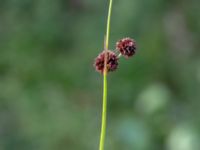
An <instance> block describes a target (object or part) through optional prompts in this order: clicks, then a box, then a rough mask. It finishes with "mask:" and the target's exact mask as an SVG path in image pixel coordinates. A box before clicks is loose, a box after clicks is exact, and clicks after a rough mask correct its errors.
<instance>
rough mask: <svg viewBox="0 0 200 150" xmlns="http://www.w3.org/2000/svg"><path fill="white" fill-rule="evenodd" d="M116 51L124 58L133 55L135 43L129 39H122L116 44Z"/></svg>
mask: <svg viewBox="0 0 200 150" xmlns="http://www.w3.org/2000/svg"><path fill="white" fill-rule="evenodd" d="M116 49H117V50H118V51H119V52H120V53H121V55H123V56H124V57H126V58H129V57H131V56H133V55H134V54H135V51H136V42H135V41H134V40H133V39H131V38H123V39H121V40H119V41H118V42H117V43H116Z"/></svg>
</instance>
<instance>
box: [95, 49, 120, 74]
mask: <svg viewBox="0 0 200 150" xmlns="http://www.w3.org/2000/svg"><path fill="white" fill-rule="evenodd" d="M105 54H107V63H106V64H107V71H108V72H110V71H115V70H116V69H117V66H118V58H117V55H116V54H115V53H114V52H112V51H110V50H107V51H106V52H105V51H103V52H102V53H100V54H99V55H98V56H97V58H96V59H95V63H94V67H95V68H96V70H97V71H98V72H100V73H103V71H104V64H105V63H104V61H105Z"/></svg>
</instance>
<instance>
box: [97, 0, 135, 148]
mask: <svg viewBox="0 0 200 150" xmlns="http://www.w3.org/2000/svg"><path fill="white" fill-rule="evenodd" d="M112 5H113V0H110V1H109V9H108V18H107V28H106V36H105V39H104V50H103V51H102V52H101V53H100V54H99V55H98V56H97V57H96V59H95V62H94V67H95V69H96V71H98V72H100V73H101V74H102V75H103V105H102V124H101V135H100V142H99V150H104V145H105V136H106V117H107V74H108V73H109V72H111V71H115V70H116V69H117V68H118V60H119V58H120V57H121V56H124V57H125V58H130V57H131V56H133V55H134V54H135V52H136V43H135V41H134V40H133V39H131V38H123V39H121V40H119V41H118V42H116V51H117V53H115V52H114V51H111V50H109V36H110V19H111V12H112Z"/></svg>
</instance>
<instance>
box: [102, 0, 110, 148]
mask: <svg viewBox="0 0 200 150" xmlns="http://www.w3.org/2000/svg"><path fill="white" fill-rule="evenodd" d="M112 1H113V0H110V4H109V10H108V19H107V30H106V38H105V45H104V50H105V52H106V51H107V50H108V44H109V34H110V18H111V11H112ZM106 62H107V55H106V54H105V64H104V74H103V106H102V125H101V137H100V144H99V150H104V145H105V136H106V117H107V66H106V65H107V63H106Z"/></svg>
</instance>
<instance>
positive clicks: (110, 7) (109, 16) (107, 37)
mask: <svg viewBox="0 0 200 150" xmlns="http://www.w3.org/2000/svg"><path fill="white" fill-rule="evenodd" d="M112 3H113V0H110V4H109V9H108V19H107V29H106V48H107V49H108V44H109V36H110V18H111V12H112Z"/></svg>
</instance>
